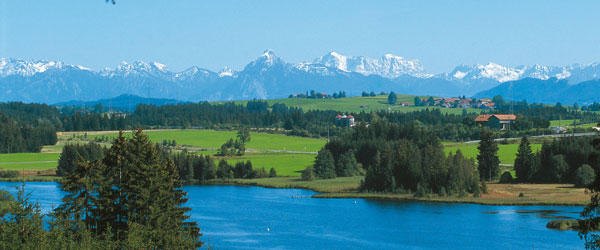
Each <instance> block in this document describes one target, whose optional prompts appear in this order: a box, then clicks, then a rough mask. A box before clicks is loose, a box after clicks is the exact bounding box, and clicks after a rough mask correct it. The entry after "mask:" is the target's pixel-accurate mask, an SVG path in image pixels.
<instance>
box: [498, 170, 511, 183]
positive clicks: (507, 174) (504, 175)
mask: <svg viewBox="0 0 600 250" xmlns="http://www.w3.org/2000/svg"><path fill="white" fill-rule="evenodd" d="M513 181H514V180H513V177H512V175H511V174H510V172H508V171H504V173H502V175H501V176H500V183H513Z"/></svg>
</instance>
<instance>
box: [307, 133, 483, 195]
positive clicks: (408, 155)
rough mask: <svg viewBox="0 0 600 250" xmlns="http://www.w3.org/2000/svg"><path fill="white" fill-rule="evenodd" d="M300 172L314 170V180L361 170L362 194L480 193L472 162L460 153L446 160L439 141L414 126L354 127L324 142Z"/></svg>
mask: <svg viewBox="0 0 600 250" xmlns="http://www.w3.org/2000/svg"><path fill="white" fill-rule="evenodd" d="M361 169H362V170H361ZM305 171H313V172H314V175H315V177H316V178H335V177H337V176H352V175H356V174H359V173H360V172H361V171H365V172H364V174H365V179H364V181H363V182H362V184H361V189H362V190H363V191H366V192H413V193H415V194H416V195H426V194H429V193H437V194H443V195H466V193H475V194H478V193H479V191H480V186H479V185H480V184H479V176H478V173H477V169H476V167H475V163H474V162H473V161H472V160H468V159H466V158H465V157H464V156H463V155H462V153H461V152H460V151H458V152H457V153H456V154H455V155H452V154H451V155H449V156H447V157H446V155H445V154H444V151H443V149H442V145H441V143H440V141H439V139H438V138H437V137H436V136H435V135H434V134H432V133H430V132H428V131H425V130H423V129H421V128H419V127H417V126H414V124H405V125H402V124H401V125H398V124H394V123H390V122H386V121H378V122H375V123H372V124H371V125H370V126H369V127H366V126H358V127H355V129H354V130H353V131H351V132H350V133H348V134H346V135H344V136H340V137H337V138H335V139H333V140H331V141H330V142H328V143H327V144H326V145H325V146H324V147H323V149H322V150H321V151H319V154H318V155H317V158H316V160H315V164H314V167H312V168H309V169H307V170H305ZM305 175H306V176H309V175H310V173H309V174H305Z"/></svg>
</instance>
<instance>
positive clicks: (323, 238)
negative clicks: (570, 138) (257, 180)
mask: <svg viewBox="0 0 600 250" xmlns="http://www.w3.org/2000/svg"><path fill="white" fill-rule="evenodd" d="M15 185H20V183H15V182H0V189H6V190H8V191H10V192H11V193H13V194H15V193H16V189H15ZM184 189H185V191H187V192H188V197H189V201H188V203H187V206H188V207H191V208H192V211H191V219H193V220H196V221H198V224H199V225H200V227H201V232H202V233H203V234H204V236H202V237H201V239H202V240H203V241H205V242H207V243H208V244H210V245H211V246H213V247H215V249H580V248H583V241H582V240H580V239H579V237H578V236H577V233H576V232H573V231H556V230H550V229H547V228H546V223H547V222H548V221H550V220H552V219H551V218H550V217H553V216H566V217H577V216H578V213H579V212H581V210H582V209H583V207H580V206H489V205H476V204H453V203H429V202H411V201H377V200H364V199H312V198H292V196H310V195H313V194H315V192H313V191H308V190H301V189H271V188H262V187H250V186H221V185H218V186H184ZM26 190H27V191H28V192H31V196H32V198H31V200H32V201H37V202H39V203H40V205H41V207H42V209H43V211H44V212H49V211H50V210H51V209H52V207H55V206H57V204H59V203H60V198H61V197H62V193H61V191H60V190H59V188H58V184H57V183H54V182H28V183H26Z"/></svg>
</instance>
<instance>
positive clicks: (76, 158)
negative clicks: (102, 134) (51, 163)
mask: <svg viewBox="0 0 600 250" xmlns="http://www.w3.org/2000/svg"><path fill="white" fill-rule="evenodd" d="M105 151H106V149H104V148H102V147H101V146H100V144H97V143H94V142H90V143H87V144H67V145H65V146H64V147H63V150H62V152H61V154H60V157H59V158H58V166H57V168H56V174H57V175H59V176H66V175H68V174H69V173H72V172H73V171H74V170H75V169H76V168H77V163H78V162H80V161H90V162H92V161H95V160H99V159H102V158H103V157H104V153H105Z"/></svg>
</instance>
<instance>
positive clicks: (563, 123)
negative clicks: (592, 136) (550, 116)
mask: <svg viewBox="0 0 600 250" xmlns="http://www.w3.org/2000/svg"><path fill="white" fill-rule="evenodd" d="M577 121H579V120H577ZM559 124H560V126H561V127H578V128H591V127H596V126H598V123H597V122H588V123H584V124H578V125H577V126H573V120H552V121H550V126H551V127H558V126H559Z"/></svg>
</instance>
